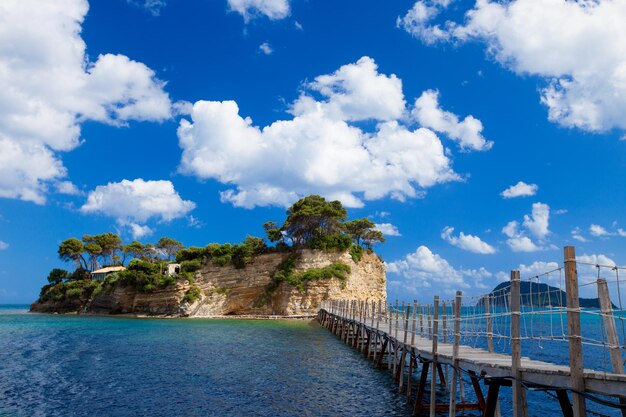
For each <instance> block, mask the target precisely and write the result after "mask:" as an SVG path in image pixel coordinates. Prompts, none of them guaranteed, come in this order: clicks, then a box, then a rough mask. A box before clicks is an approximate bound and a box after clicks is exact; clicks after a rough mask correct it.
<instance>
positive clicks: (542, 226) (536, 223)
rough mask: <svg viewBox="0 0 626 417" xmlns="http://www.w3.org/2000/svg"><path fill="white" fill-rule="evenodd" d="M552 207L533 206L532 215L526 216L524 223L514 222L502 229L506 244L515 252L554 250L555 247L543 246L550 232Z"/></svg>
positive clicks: (538, 204) (543, 205)
mask: <svg viewBox="0 0 626 417" xmlns="http://www.w3.org/2000/svg"><path fill="white" fill-rule="evenodd" d="M549 220H550V206H548V205H547V204H544V203H535V204H533V208H532V213H531V214H530V215H528V214H526V215H524V221H523V223H522V224H521V225H520V223H519V222H517V221H516V220H512V221H510V222H509V223H507V225H506V226H504V227H503V228H502V233H504V234H505V235H506V236H507V237H508V239H507V241H506V243H507V244H508V245H509V247H510V248H511V250H512V251H513V252H536V251H539V250H547V249H554V248H555V246H554V245H543V243H544V242H545V239H546V238H547V236H548V234H549V233H550V230H549V229H548V226H549ZM528 233H530V234H531V235H533V236H534V237H536V238H537V239H539V242H540V244H537V243H535V242H533V240H532V239H531V238H530V237H529V236H528Z"/></svg>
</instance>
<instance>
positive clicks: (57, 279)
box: [48, 268, 70, 285]
mask: <svg viewBox="0 0 626 417" xmlns="http://www.w3.org/2000/svg"><path fill="white" fill-rule="evenodd" d="M69 275H70V274H69V272H67V271H66V270H65V269H59V268H54V269H53V270H52V271H50V274H48V282H49V283H50V284H53V285H56V284H59V283H61V282H63V280H66V279H67V277H68V276H69Z"/></svg>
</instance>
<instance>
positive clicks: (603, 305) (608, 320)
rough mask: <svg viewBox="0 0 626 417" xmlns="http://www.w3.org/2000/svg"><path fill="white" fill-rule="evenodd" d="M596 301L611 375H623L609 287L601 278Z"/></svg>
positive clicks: (622, 401)
mask: <svg viewBox="0 0 626 417" xmlns="http://www.w3.org/2000/svg"><path fill="white" fill-rule="evenodd" d="M618 285H619V284H618ZM598 299H599V300H600V312H601V313H602V319H603V320H604V328H605V329H606V340H607V342H608V343H609V355H610V357H611V368H612V369H613V373H615V374H623V373H624V362H622V353H621V351H620V344H619V338H618V337H617V329H616V328H615V319H614V318H613V306H612V305H611V297H609V286H608V285H607V284H606V280H605V279H603V278H600V279H599V280H598ZM619 402H620V404H622V405H625V404H626V398H623V397H620V399H619ZM622 417H626V409H622Z"/></svg>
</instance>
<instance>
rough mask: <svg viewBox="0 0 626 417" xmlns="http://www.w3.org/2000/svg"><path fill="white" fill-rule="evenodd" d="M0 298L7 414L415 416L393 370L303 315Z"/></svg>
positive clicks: (0, 409)
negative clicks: (65, 310) (149, 315)
mask: <svg viewBox="0 0 626 417" xmlns="http://www.w3.org/2000/svg"><path fill="white" fill-rule="evenodd" d="M25 308H26V307H21V308H18V307H7V306H4V307H0V416H2V417H4V416H11V417H13V416H16V417H22V416H24V417H35V416H64V417H66V416H272V417H274V416H285V417H286V416H408V415H410V412H409V409H408V408H407V407H406V406H405V404H404V401H403V400H402V399H401V398H400V397H399V396H398V395H396V393H395V389H396V388H394V385H393V384H392V382H391V379H390V377H389V375H388V374H387V373H385V372H380V371H376V370H373V369H372V368H371V367H370V366H369V365H368V363H367V361H365V360H364V359H363V358H362V356H360V355H359V354H358V353H356V352H354V351H353V350H351V349H349V348H347V347H345V346H344V345H343V344H341V342H339V341H338V340H337V339H336V338H335V337H333V336H332V335H331V334H330V333H329V332H328V331H326V330H324V329H322V328H321V327H320V326H318V325H317V324H310V323H308V322H305V321H244V320H241V321H239V320H238V321H233V320H195V319H194V320H188V319H187V320H171V319H132V318H120V317H111V318H110V317H84V316H53V315H39V314H28V313H26V310H25Z"/></svg>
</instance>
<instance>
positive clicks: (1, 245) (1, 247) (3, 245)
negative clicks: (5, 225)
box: [0, 240, 9, 250]
mask: <svg viewBox="0 0 626 417" xmlns="http://www.w3.org/2000/svg"><path fill="white" fill-rule="evenodd" d="M8 248H9V244H8V243H6V242H3V241H2V240H0V250H5V249H8Z"/></svg>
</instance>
